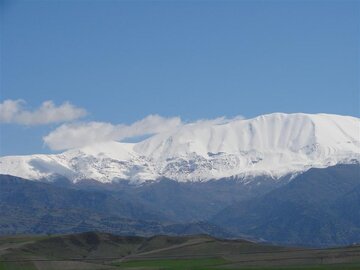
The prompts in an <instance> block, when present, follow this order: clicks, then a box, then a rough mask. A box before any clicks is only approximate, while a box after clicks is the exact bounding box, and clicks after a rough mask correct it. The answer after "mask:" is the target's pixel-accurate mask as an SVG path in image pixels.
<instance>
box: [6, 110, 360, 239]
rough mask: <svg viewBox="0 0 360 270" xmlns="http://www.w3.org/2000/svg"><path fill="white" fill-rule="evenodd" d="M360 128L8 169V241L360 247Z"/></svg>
mask: <svg viewBox="0 0 360 270" xmlns="http://www.w3.org/2000/svg"><path fill="white" fill-rule="evenodd" d="M359 164H360V119H359V118H356V117H350V116H339V115H330V114H315V115H312V114H302V113H298V114H283V113H274V114H269V115H263V116H259V117H256V118H253V119H239V118H236V119H232V120H227V119H217V120H212V121H206V120H203V121H199V122H198V123H192V124H185V125H182V126H181V127H179V128H177V129H174V130H173V131H171V132H165V133H159V134H155V135H153V136H151V137H149V138H147V139H145V140H143V141H141V142H138V143H124V142H100V143H98V144H96V145H89V146H86V147H83V148H81V149H71V150H68V151H66V152H63V153H59V154H51V155H29V156H5V157H1V158H0V185H1V189H0V215H1V217H2V218H1V219H0V234H14V233H67V232H81V231H88V230H102V231H107V232H112V233H117V234H131V235H134V234H137V235H145V236H149V235H154V234H159V233H162V234H173V235H184V234H194V233H195V234H198V233H205V234H210V235H213V236H219V237H226V238H237V237H242V238H248V239H257V240H258V241H268V242H273V243H279V244H287V245H305V246H333V245H347V244H353V243H354V242H360V165H359Z"/></svg>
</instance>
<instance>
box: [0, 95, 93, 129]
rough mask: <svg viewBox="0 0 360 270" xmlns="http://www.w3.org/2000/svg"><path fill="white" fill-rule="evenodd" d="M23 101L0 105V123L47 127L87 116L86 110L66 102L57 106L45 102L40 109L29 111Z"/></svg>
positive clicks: (7, 101) (11, 101) (50, 102)
mask: <svg viewBox="0 0 360 270" xmlns="http://www.w3.org/2000/svg"><path fill="white" fill-rule="evenodd" d="M24 106H25V101H23V100H20V99H19V100H11V99H8V100H5V101H4V102H2V103H0V123H15V124H21V125H29V126H30V125H46V124H51V123H61V122H68V121H72V120H75V119H78V118H80V117H83V116H85V115H86V110H84V109H82V108H77V107H75V106H73V105H72V104H70V103H69V102H65V103H63V104H61V105H60V106H56V105H55V104H54V102H52V101H50V100H49V101H45V102H43V103H42V104H41V106H40V107H39V108H37V109H36V110H33V111H29V110H27V109H26V108H24Z"/></svg>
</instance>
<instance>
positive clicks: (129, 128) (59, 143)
mask: <svg viewBox="0 0 360 270" xmlns="http://www.w3.org/2000/svg"><path fill="white" fill-rule="evenodd" d="M181 125H182V122H181V119H180V118H179V117H172V118H165V117H161V116H159V115H149V116H147V117H145V118H144V119H142V120H140V121H137V122H135V123H133V124H131V125H122V124H120V125H113V124H111V123H104V122H88V123H73V124H63V125H61V126H60V127H58V128H57V129H55V130H54V131H52V132H50V133H49V134H48V135H47V136H45V137H44V138H43V140H44V143H45V144H46V145H47V146H49V147H50V148H51V149H52V150H66V149H71V148H77V147H82V146H86V145H90V144H93V143H98V142H104V141H111V140H117V141H120V140H123V139H125V138H131V137H135V136H142V135H149V134H156V133H161V132H166V131H169V130H173V129H174V128H177V127H179V126H181Z"/></svg>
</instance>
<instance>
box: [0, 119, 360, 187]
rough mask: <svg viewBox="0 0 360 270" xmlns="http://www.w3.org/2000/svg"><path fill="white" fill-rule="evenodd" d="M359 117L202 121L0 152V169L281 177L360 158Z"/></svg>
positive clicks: (112, 175)
mask: <svg viewBox="0 0 360 270" xmlns="http://www.w3.org/2000/svg"><path fill="white" fill-rule="evenodd" d="M359 132H360V120H359V119H358V118H355V117H350V116H339V115H330V114H313V115H312V114H302V113H297V114H283V113H274V114H268V115H263V116H259V117H256V118H253V119H245V120H244V119H233V120H218V121H213V122H211V123H209V122H206V121H203V122H201V121H200V122H196V123H191V124H186V125H183V126H181V127H179V128H175V129H174V130H173V131H170V132H163V133H159V134H156V135H154V136H152V137H150V138H148V139H146V140H144V141H141V142H139V143H120V142H114V141H112V142H100V143H98V144H96V145H90V146H87V147H84V148H80V149H72V150H69V151H66V152H64V153H61V154H57V155H30V156H8V157H1V158H0V173H1V174H8V175H14V176H18V177H23V178H26V179H31V180H45V179H47V180H49V179H50V180H51V179H53V178H56V177H59V176H61V177H65V178H67V179H69V180H71V181H72V182H78V181H80V180H83V179H92V180H96V181H99V182H101V183H110V182H113V181H115V182H116V181H119V180H129V181H130V182H131V183H143V182H146V181H148V180H157V179H161V178H168V179H172V180H176V181H184V182H186V181H206V180H210V179H221V178H227V177H238V178H244V177H245V178H247V179H250V178H252V177H254V176H259V175H265V176H270V177H271V178H274V179H279V178H281V177H282V176H285V175H288V174H296V173H299V172H303V171H306V170H308V169H309V168H324V167H328V166H332V165H336V164H339V163H343V164H348V163H354V162H357V161H359V160H360V135H359Z"/></svg>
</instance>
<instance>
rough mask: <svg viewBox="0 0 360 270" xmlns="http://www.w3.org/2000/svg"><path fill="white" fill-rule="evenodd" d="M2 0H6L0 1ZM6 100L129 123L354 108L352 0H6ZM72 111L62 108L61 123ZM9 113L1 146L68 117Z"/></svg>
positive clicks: (24, 141) (36, 138)
mask: <svg viewBox="0 0 360 270" xmlns="http://www.w3.org/2000/svg"><path fill="white" fill-rule="evenodd" d="M0 1H1V0H0ZM0 9H1V71H0V72H1V74H0V75H1V89H0V90H1V93H0V98H1V102H3V101H5V100H18V99H22V100H24V101H26V104H25V103H24V104H23V105H22V106H23V109H24V110H25V109H26V110H28V111H33V110H36V109H37V108H38V107H39V106H41V104H42V103H43V102H44V101H47V100H52V101H53V102H54V104H55V105H54V106H61V105H62V104H63V103H64V102H66V101H68V102H70V103H71V104H72V105H73V106H74V107H76V108H83V109H84V110H86V112H87V114H86V116H83V117H81V118H80V117H78V118H77V117H74V119H73V121H75V122H79V121H81V122H82V123H84V122H89V121H97V122H106V123H112V124H121V123H123V124H128V125H130V124H131V123H133V122H134V121H137V120H140V119H143V118H144V117H146V116H148V115H150V114H158V115H161V116H163V117H165V118H168V117H170V118H171V117H177V116H179V117H181V119H182V120H183V121H194V120H196V119H212V118H216V117H219V116H226V117H234V116H237V115H243V116H245V117H253V116H257V115H260V114H265V113H271V112H307V113H319V112H324V113H335V114H344V115H353V116H359V115H360V112H359V102H360V98H359V91H360V89H359V88H360V87H359V84H360V83H359V74H360V72H359V71H360V68H359V65H360V52H359V50H360V49H359V48H360V26H359V24H360V4H359V2H357V1H303V2H302V1H290V0H289V1H273V2H272V1H261V2H256V1H229V2H226V1H209V2H208V1H156V2H155V1H144V2H142V1H128V2H125V1H13V0H12V1H4V0H3V1H1V4H0ZM68 121H70V122H71V121H72V120H69V119H67V120H66V121H65V120H64V122H68ZM8 122H9V123H2V124H1V126H0V128H1V133H0V135H1V138H0V139H1V148H0V155H9V154H29V153H47V152H51V150H50V149H49V147H47V146H46V145H44V142H43V137H44V136H46V135H47V134H49V133H50V132H51V131H52V130H54V129H56V128H58V127H59V126H60V125H61V124H62V123H61V121H58V122H56V121H49V123H37V124H29V123H28V122H26V123H24V121H20V122H19V121H17V122H16V121H15V122H14V121H13V122H11V121H8Z"/></svg>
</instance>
